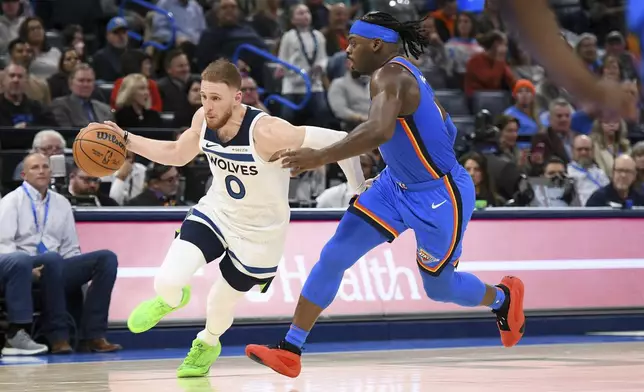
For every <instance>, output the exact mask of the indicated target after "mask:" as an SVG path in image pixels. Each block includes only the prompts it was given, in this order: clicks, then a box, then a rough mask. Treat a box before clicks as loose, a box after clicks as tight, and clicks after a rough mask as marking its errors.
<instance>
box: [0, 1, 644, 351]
mask: <svg viewBox="0 0 644 392" xmlns="http://www.w3.org/2000/svg"><path fill="white" fill-rule="evenodd" d="M122 2H123V1H122V0H83V1H77V0H52V1H33V2H32V1H29V0H0V6H1V14H2V15H1V16H0V59H2V62H3V63H4V64H3V70H2V71H1V72H0V159H1V162H0V166H1V169H0V182H1V184H2V189H1V194H2V198H1V199H0V221H2V222H3V226H2V228H1V229H0V276H2V277H3V279H4V281H0V286H4V288H5V294H4V295H5V298H6V299H7V301H9V302H11V305H10V306H9V307H8V309H9V320H10V321H11V324H10V328H9V334H8V340H7V342H8V343H7V345H6V346H5V348H6V349H7V350H6V352H4V353H5V354H11V353H16V352H17V353H22V354H25V353H32V354H33V353H40V352H43V351H44V350H47V349H49V350H50V351H52V352H61V353H62V352H69V351H70V350H71V347H70V346H69V341H68V340H69V339H68V338H69V337H68V334H67V332H66V326H65V323H64V322H63V321H61V320H62V317H63V316H61V315H63V314H65V312H66V304H68V303H69V298H67V297H69V294H70V293H71V294H73V293H76V292H77V291H78V290H80V289H83V288H86V283H87V282H88V281H91V282H92V284H91V285H90V286H89V287H90V288H89V290H86V291H87V292H86V293H84V294H83V295H85V297H86V301H85V305H84V307H82V314H81V315H80V316H79V318H78V325H79V327H78V329H79V335H80V337H81V339H82V341H81V342H82V345H81V347H82V349H84V350H89V351H113V350H117V349H119V348H120V346H118V345H114V344H112V343H109V342H108V341H107V340H105V335H104V333H105V327H106V323H107V316H106V314H107V309H108V308H109V296H110V292H111V289H112V286H113V284H114V279H115V274H116V266H117V258H116V256H115V255H114V254H113V253H111V252H109V251H100V252H93V253H88V254H81V253H80V250H79V248H78V240H77V238H76V233H75V230H74V221H73V215H72V213H71V212H72V209H71V208H72V206H147V207H153V206H181V205H191V204H194V203H196V202H197V201H198V199H199V198H200V197H201V196H202V195H203V194H204V193H205V190H206V188H207V187H208V186H209V185H210V181H211V178H210V171H209V168H208V163H207V160H206V159H204V157H203V156H199V157H197V158H196V159H195V160H194V161H193V162H191V163H190V164H189V165H187V166H185V167H183V168H175V167H167V166H163V165H158V164H153V163H150V162H147V161H145V160H144V159H143V158H141V157H138V156H135V155H133V154H130V155H129V156H128V157H127V161H126V163H125V164H124V165H123V167H121V168H120V169H119V170H118V171H117V172H116V173H115V174H114V175H112V176H109V177H105V178H96V177H92V176H90V175H89V174H88V173H85V172H83V171H82V170H80V169H79V168H78V167H75V166H74V163H73V160H72V159H71V157H70V154H69V152H70V150H69V142H70V141H71V140H73V137H74V136H75V133H76V132H77V130H78V129H79V128H81V127H83V126H85V125H87V123H89V122H93V121H96V122H100V121H104V120H114V121H116V122H117V123H118V124H119V125H120V126H122V127H123V128H127V129H134V132H137V131H136V129H137V128H138V129H140V131H141V132H148V133H149V134H151V135H153V137H157V138H166V139H171V138H176V137H178V136H179V135H180V134H181V132H182V130H184V129H186V127H187V126H189V125H190V121H191V118H192V115H193V114H194V112H195V111H196V110H197V109H198V108H199V106H200V96H199V89H200V80H199V77H198V75H199V73H200V71H201V70H202V69H203V68H205V66H206V65H207V64H208V63H210V62H211V61H213V60H216V59H217V58H220V57H226V58H229V59H232V58H233V57H234V56H235V54H236V51H237V49H238V48H239V46H240V45H242V44H250V45H253V46H255V47H257V48H259V49H261V50H264V51H267V52H270V53H273V54H274V55H275V56H277V57H278V58H279V59H280V60H282V62H284V63H288V64H291V65H293V66H295V67H297V68H300V69H303V70H305V71H306V73H307V74H308V75H309V77H310V81H311V84H310V93H311V94H310V95H308V92H307V86H306V84H305V83H304V80H303V79H302V77H301V76H299V74H298V73H295V72H293V71H292V70H290V69H289V68H287V67H284V66H283V65H282V64H277V63H273V62H270V61H268V60H267V59H266V58H264V57H261V56H258V55H256V54H253V53H252V52H248V51H244V52H240V53H239V60H238V62H237V65H238V66H239V68H240V69H241V70H242V72H243V76H244V78H243V81H242V92H243V103H245V104H247V105H252V106H256V107H258V108H261V109H262V110H265V111H267V112H269V113H271V114H273V115H277V116H281V117H283V118H285V119H287V120H289V121H291V122H293V123H294V124H296V125H304V124H306V125H317V126H325V127H330V128H336V129H343V130H345V131H347V132H351V131H352V130H353V129H354V128H355V127H356V126H358V125H359V124H360V123H361V122H363V121H365V120H366V118H367V116H368V112H369V106H370V99H369V78H368V77H365V76H359V75H354V74H353V73H352V72H350V71H349V70H348V67H347V59H346V54H345V52H344V50H345V49H346V47H347V45H348V31H349V29H350V26H351V23H352V20H355V19H356V18H359V17H360V16H361V15H363V14H365V13H366V12H369V11H372V10H380V11H385V12H389V13H391V14H392V15H394V16H395V17H396V18H398V19H399V20H400V21H408V20H415V19H420V18H424V19H423V22H422V23H423V33H424V34H426V35H427V38H428V40H429V42H430V44H429V46H428V47H426V48H425V52H424V53H423V54H422V55H421V56H420V58H419V59H411V60H412V61H413V62H414V63H415V64H416V65H417V66H418V67H419V68H420V69H421V71H422V72H423V74H424V75H425V77H426V79H427V80H428V82H429V83H430V84H431V85H432V87H433V88H434V89H435V91H436V96H437V98H438V100H440V102H441V103H442V105H443V106H444V107H445V108H446V109H447V111H448V112H450V114H451V115H452V118H453V120H454V122H455V123H456V125H457V128H458V129H459V134H458V137H457V141H456V144H455V150H456V151H457V152H458V155H459V158H460V162H461V163H462V164H463V165H464V167H465V168H466V169H467V170H468V172H469V173H470V174H471V176H472V179H473V181H474V183H475V185H476V192H477V203H476V205H477V208H490V207H500V206H541V207H550V206H553V207H561V206H611V207H615V208H630V207H633V206H644V197H643V196H642V193H643V192H644V187H643V184H644V141H642V140H644V131H643V129H644V128H642V122H641V121H640V119H639V118H628V119H626V118H624V119H615V118H608V117H603V115H602V113H601V112H599V111H598V110H597V108H593V107H586V106H583V105H579V104H578V103H577V102H576V100H575V99H574V98H573V97H571V96H569V94H568V93H567V92H566V91H565V90H563V89H562V88H560V87H558V86H557V85H555V84H554V83H553V82H552V81H551V80H550V79H549V77H548V74H547V73H546V72H545V71H544V69H543V68H542V67H541V66H539V64H537V63H535V62H534V61H533V60H532V58H531V57H530V55H529V54H528V52H527V51H526V50H525V48H523V47H522V46H521V44H520V42H517V40H516V39H514V37H513V36H512V34H510V33H509V32H508V31H507V29H506V26H505V23H504V21H503V19H502V18H501V16H500V13H499V1H498V0H486V1H485V6H484V9H483V11H482V12H480V13H476V14H474V13H470V12H467V11H463V10H459V8H458V3H459V2H457V1H456V0H424V1H421V0H417V1H411V2H410V1H391V2H384V1H380V0H370V1H366V0H345V1H340V0H330V1H329V2H324V1H323V0H304V1H303V2H301V1H294V0H283V1H280V0H158V1H152V2H153V3H156V5H157V6H158V7H160V8H162V9H164V10H167V11H168V12H171V13H172V15H173V17H174V20H175V22H176V25H175V26H173V25H172V24H171V23H170V21H169V19H168V18H167V17H165V16H164V15H162V14H159V13H154V12H150V11H149V10H148V9H147V8H145V7H143V6H141V5H139V4H135V3H133V2H127V3H126V4H125V5H124V12H123V13H120V11H119V6H120V5H121V3H122ZM551 3H552V5H553V7H554V9H555V10H556V12H557V15H558V17H559V20H560V24H561V29H562V39H565V40H566V41H567V42H568V43H569V44H570V48H571V50H572V51H575V52H576V53H577V54H578V55H579V58H580V59H581V60H582V61H583V62H584V63H585V64H586V65H587V66H588V69H589V70H590V71H591V72H594V73H596V74H597V76H598V77H599V78H605V79H607V80H613V81H617V82H620V83H622V84H623V86H624V88H625V89H628V91H631V92H632V96H633V103H632V104H633V105H638V107H639V105H640V102H641V97H642V94H641V83H640V76H639V74H638V69H639V68H640V61H641V58H640V57H641V54H640V53H639V43H638V42H637V40H636V38H635V37H633V36H632V35H630V34H628V32H627V31H626V30H625V28H624V13H623V10H624V1H623V0H577V1H575V0H565V1H564V0H559V1H557V0H553V1H551ZM175 27H176V29H175ZM137 37H139V38H140V39H139V38H137ZM142 41H145V42H155V43H157V45H142ZM166 47H167V48H166ZM271 94H279V95H281V96H283V97H284V98H286V99H288V100H290V101H292V102H294V103H299V102H301V101H302V100H303V99H304V98H305V97H306V96H309V98H308V101H307V103H306V105H304V107H303V108H302V109H301V110H293V109H292V108H290V107H288V106H285V105H280V104H279V103H277V102H275V101H274V100H273V101H270V100H268V101H266V102H265V101H264V99H265V98H266V97H267V96H269V95H271ZM63 155H64V156H65V157H64V158H63V157H62V156H63ZM25 156H26V157H25ZM52 157H58V158H61V159H60V160H59V162H61V163H62V166H63V167H65V170H62V171H61V170H60V168H58V169H56V170H54V167H53V164H52V163H53V161H54V158H52ZM50 159H51V162H50ZM360 160H361V163H362V167H363V171H364V173H365V176H366V177H367V178H370V177H374V176H376V175H377V174H378V172H379V171H380V170H382V169H383V168H384V163H383V161H382V159H381V157H380V155H379V154H378V151H374V152H373V153H371V154H365V155H363V156H361V157H360ZM52 178H53V180H55V182H56V183H57V184H58V185H59V186H58V192H57V193H56V192H52V191H48V190H47V189H48V187H49V184H50V180H52ZM351 196H352V195H351V194H350V192H348V190H347V187H346V184H345V183H344V180H343V176H342V173H341V171H340V170H339V168H338V167H337V165H329V166H327V167H323V168H320V169H318V170H315V171H312V172H307V173H304V174H302V175H300V176H299V177H297V178H293V179H292V180H291V189H290V192H289V197H290V199H291V203H292V205H293V206H306V207H314V206H317V207H320V208H345V207H346V206H347V205H348V203H349V199H350V198H351ZM50 204H51V207H50ZM47 211H48V212H47ZM48 214H49V215H48ZM6 222H18V223H17V224H15V225H14V224H11V225H9V224H8V223H7V224H6V225H5V223H6ZM34 223H35V224H34ZM60 258H65V259H70V260H72V261H73V262H72V263H66V264H65V265H67V266H69V267H68V268H63V269H57V268H56V267H55V264H56V262H57V260H59V259H60ZM25 259H28V260H30V262H31V264H30V268H29V269H28V270H25V269H24V265H25V263H22V262H21V261H24V260H25ZM43 269H44V270H52V271H54V272H51V273H49V274H42V273H41V271H42V270H43ZM9 277H11V279H13V281H12V282H13V283H11V284H8V283H7V282H8V279H9ZM32 280H33V281H35V282H37V284H39V285H41V286H42V290H43V292H47V298H50V299H48V300H47V301H45V303H44V304H43V307H44V308H45V312H44V313H43V314H44V316H45V318H46V328H45V333H44V336H45V337H46V342H47V343H48V345H49V346H48V347H47V346H43V345H42V344H40V343H36V342H34V341H33V337H31V336H30V330H29V328H28V326H27V325H28V324H29V323H30V322H31V317H32V313H33V309H32V308H31V306H32V305H31V303H32V301H31V294H29V296H27V294H28V292H29V290H25V287H27V286H24V285H29V286H28V287H31V286H30V284H31V281H32ZM23 281H24V282H23ZM16 282H19V283H16ZM20 282H22V283H20ZM23 284H24V285H23ZM12 350H13V351H12ZM16 350H17V351H16ZM21 350H22V351H21Z"/></svg>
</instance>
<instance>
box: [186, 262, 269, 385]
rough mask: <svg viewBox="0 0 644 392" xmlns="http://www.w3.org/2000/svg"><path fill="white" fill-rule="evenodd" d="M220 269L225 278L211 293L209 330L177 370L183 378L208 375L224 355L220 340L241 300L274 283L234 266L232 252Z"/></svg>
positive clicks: (220, 280) (196, 342) (231, 321)
mask: <svg viewBox="0 0 644 392" xmlns="http://www.w3.org/2000/svg"><path fill="white" fill-rule="evenodd" d="M219 269H220V270H221V276H222V277H221V278H220V279H218V280H217V281H216V282H215V284H214V285H213V287H212V289H211V290H210V293H209V294H208V305H207V313H206V327H205V328H204V330H203V331H201V332H199V334H198V335H197V338H196V339H194V341H193V342H192V348H191V349H190V352H189V353H188V355H187V356H186V358H185V359H184V361H183V363H182V364H181V365H180V366H179V368H178V369H177V376H178V377H179V378H185V377H204V376H207V375H208V372H209V370H210V367H211V366H212V364H213V363H214V362H215V361H216V360H217V358H219V354H220V353H221V343H220V341H219V338H220V337H221V336H222V335H223V334H224V333H225V332H226V331H227V330H228V329H229V328H230V326H231V325H232V323H233V318H234V313H235V307H236V305H237V303H238V302H239V300H240V299H241V298H242V297H243V296H244V294H245V293H246V292H248V291H249V290H250V289H252V288H253V287H254V286H255V285H260V286H261V287H262V292H266V290H268V287H269V286H270V283H271V282H272V280H273V277H270V278H263V279H260V278H256V277H253V276H249V275H246V274H244V273H242V272H241V271H240V270H238V269H237V268H236V267H235V266H234V264H233V262H232V259H231V258H230V254H228V253H227V254H226V256H224V258H223V259H222V261H221V262H220V263H219Z"/></svg>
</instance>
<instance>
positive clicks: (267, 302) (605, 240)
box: [77, 218, 644, 322]
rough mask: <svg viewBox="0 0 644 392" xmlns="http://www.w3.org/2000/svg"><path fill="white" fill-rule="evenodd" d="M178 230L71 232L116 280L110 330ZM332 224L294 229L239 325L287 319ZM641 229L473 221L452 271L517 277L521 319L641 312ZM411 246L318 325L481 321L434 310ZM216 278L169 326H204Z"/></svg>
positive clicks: (150, 282) (388, 259) (150, 286)
mask: <svg viewBox="0 0 644 392" xmlns="http://www.w3.org/2000/svg"><path fill="white" fill-rule="evenodd" d="M180 224H181V223H180V222H79V223H77V229H78V236H79V239H80V244H81V248H82V251H83V252H89V251H92V250H98V249H106V248H107V249H111V250H112V251H114V252H115V253H116V254H117V255H118V259H119V270H118V278H117V281H116V285H115V286H114V292H113V293H112V303H111V307H110V321H112V322H120V321H124V320H126V319H127V317H128V315H129V313H130V311H131V310H132V309H133V308H134V307H135V306H136V305H137V304H139V303H140V302H141V301H143V300H146V299H149V298H152V297H154V295H155V293H154V275H155V273H156V271H157V268H158V267H159V265H161V263H162V262H163V258H164V257H165V253H166V251H167V249H168V247H169V246H170V243H171V242H172V240H173V238H174V231H175V229H177V228H178V227H179V226H180ZM336 226H337V222H335V221H328V222H326V221H322V222H306V221H294V222H292V223H291V225H290V229H289V234H288V238H287V241H286V248H285V254H284V257H283V258H282V261H281V263H280V266H279V270H278V274H277V277H276V278H275V280H274V281H273V284H272V285H271V287H270V289H269V290H268V292H267V293H265V294H261V293H260V292H259V291H258V289H253V290H252V291H251V292H249V293H248V294H247V295H246V297H245V299H244V301H243V302H242V303H240V305H239V307H238V308H237V313H236V318H237V320H238V321H243V320H257V319H261V320H277V319H288V318H290V316H291V315H292V314H293V311H294V309H295V305H296V303H297V299H298V296H299V294H300V291H301V290H302V285H303V284H304V281H305V279H306V277H307V276H308V274H309V272H310V271H311V268H312V267H313V265H314V264H315V262H316V261H317V260H318V256H319V254H320V250H321V249H322V247H323V246H324V244H325V243H326V241H328V239H329V238H331V236H332V235H333V233H334V231H335V228H336ZM642 233H644V219H638V218H632V219H520V220H515V219H513V220H476V219H475V220H472V221H471V222H470V224H469V226H468V229H467V233H466V234H465V239H464V241H465V242H464V250H463V255H462V257H461V259H460V263H459V265H458V271H466V272H471V273H473V274H476V275H477V276H479V277H480V278H481V279H483V280H484V281H485V282H488V283H493V284H496V283H498V282H499V281H500V279H501V278H502V277H503V276H504V275H508V274H511V275H516V276H519V277H521V279H523V281H524V283H525V286H526V294H525V306H526V308H527V309H528V310H557V309H560V310H563V309H566V310H569V309H575V310H583V309H601V308H635V307H644V247H643V246H642ZM416 253H417V249H416V241H415V238H414V234H413V233H412V232H406V233H404V234H403V235H401V236H400V237H399V238H398V239H397V240H395V241H394V242H393V243H391V244H388V243H385V244H383V245H381V246H380V247H378V248H376V249H374V250H372V251H371V252H369V253H368V254H367V255H365V256H364V257H363V258H361V259H360V260H359V261H358V262H357V263H356V264H355V265H354V266H353V267H352V268H351V269H349V270H348V271H347V272H346V273H345V276H344V280H343V281H342V285H341V287H340V291H339V293H338V295H337V297H336V299H335V302H334V303H333V304H332V305H331V307H329V309H327V310H326V312H325V313H324V317H328V318H333V317H352V316H354V317H355V316H358V317H364V316H376V317H377V316H383V315H387V316H405V315H415V316H425V315H430V316H431V315H439V314H441V313H455V312H472V311H481V312H483V311H486V309H482V308H479V309H477V308H462V307H458V306H455V305H449V304H442V303H436V302H433V301H431V300H429V299H427V297H426V296H425V293H424V290H423V286H422V280H421V279H420V272H419V271H418V268H417V267H416V261H415V260H416ZM218 276H219V268H218V266H217V265H216V263H211V264H210V265H208V266H206V267H205V268H203V269H202V270H199V271H197V273H196V274H195V276H194V278H193V279H192V282H191V285H192V290H193V292H192V300H191V302H190V304H188V306H186V307H185V308H184V309H181V310H180V311H177V312H175V313H172V314H171V315H169V316H168V319H173V320H179V321H180V320H195V319H203V318H205V309H206V298H207V295H208V291H209V289H210V287H211V285H212V283H213V282H214V280H215V279H216V278H217V277H218Z"/></svg>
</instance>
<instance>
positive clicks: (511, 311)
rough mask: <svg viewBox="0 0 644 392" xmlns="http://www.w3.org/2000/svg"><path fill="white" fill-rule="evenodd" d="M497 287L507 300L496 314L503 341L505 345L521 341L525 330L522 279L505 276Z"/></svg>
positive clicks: (508, 345) (494, 311) (509, 345)
mask: <svg viewBox="0 0 644 392" xmlns="http://www.w3.org/2000/svg"><path fill="white" fill-rule="evenodd" d="M496 287H498V288H500V289H501V290H503V292H504V293H505V302H504V303H503V306H501V308H500V309H499V310H493V311H492V312H493V313H494V314H496V324H497V326H498V327H499V332H500V333H501V342H502V343H503V345H504V346H505V347H512V346H514V345H516V344H517V343H519V340H521V338H522V337H523V333H524V332H525V314H524V313H523V294H524V287H523V282H522V281H521V279H519V278H517V277H514V276H505V277H504V278H503V279H502V280H501V283H500V284H498V285H497V286H496Z"/></svg>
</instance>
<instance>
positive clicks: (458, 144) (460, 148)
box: [452, 116, 474, 155]
mask: <svg viewBox="0 0 644 392" xmlns="http://www.w3.org/2000/svg"><path fill="white" fill-rule="evenodd" d="M452 121H453V122H454V125H455V126H456V129H457V130H458V133H457V134H456V140H455V141H454V150H455V151H456V154H457V155H461V154H463V153H464V152H466V151H468V150H469V148H470V137H471V135H473V134H474V117H472V116H454V117H452Z"/></svg>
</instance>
